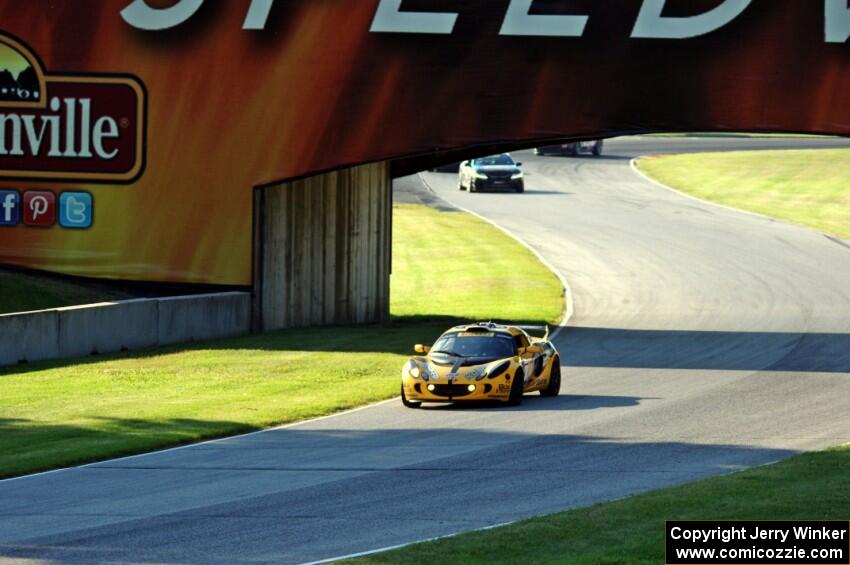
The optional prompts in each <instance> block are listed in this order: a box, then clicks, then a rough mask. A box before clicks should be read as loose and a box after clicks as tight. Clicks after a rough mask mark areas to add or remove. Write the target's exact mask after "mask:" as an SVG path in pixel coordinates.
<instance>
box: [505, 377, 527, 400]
mask: <svg viewBox="0 0 850 565" xmlns="http://www.w3.org/2000/svg"><path fill="white" fill-rule="evenodd" d="M524 388H525V375H524V374H523V372H522V369H519V370H517V372H516V374H515V375H514V382H513V383H511V393H510V395H509V396H508V406H519V405H520V404H522V393H523V392H524Z"/></svg>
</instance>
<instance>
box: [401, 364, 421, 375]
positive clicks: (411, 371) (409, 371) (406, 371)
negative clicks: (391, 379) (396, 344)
mask: <svg viewBox="0 0 850 565" xmlns="http://www.w3.org/2000/svg"><path fill="white" fill-rule="evenodd" d="M408 375H410V376H411V377H413V378H414V379H418V378H419V377H420V376H421V375H422V370H421V369H420V368H419V365H417V364H416V363H414V362H413V361H408V362H407V363H405V364H404V367H402V369H401V378H404V377H406V376H408Z"/></svg>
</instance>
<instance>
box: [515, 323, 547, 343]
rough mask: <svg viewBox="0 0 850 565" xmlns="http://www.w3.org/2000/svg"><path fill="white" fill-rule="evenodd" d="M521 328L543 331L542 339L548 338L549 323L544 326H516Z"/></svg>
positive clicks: (528, 330) (529, 330)
mask: <svg viewBox="0 0 850 565" xmlns="http://www.w3.org/2000/svg"><path fill="white" fill-rule="evenodd" d="M517 327H518V328H519V329H521V330H525V331H527V332H543V338H542V339H544V340H547V341H548V340H549V325H548V324H547V325H545V326H517Z"/></svg>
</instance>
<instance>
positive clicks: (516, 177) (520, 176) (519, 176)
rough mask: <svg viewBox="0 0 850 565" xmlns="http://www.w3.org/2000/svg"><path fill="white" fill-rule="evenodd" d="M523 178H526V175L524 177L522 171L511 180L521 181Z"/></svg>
mask: <svg viewBox="0 0 850 565" xmlns="http://www.w3.org/2000/svg"><path fill="white" fill-rule="evenodd" d="M523 176H524V175H523V174H522V172H521V171H520V172H519V173H514V174H513V175H511V180H519V179H521V178H522V177H523Z"/></svg>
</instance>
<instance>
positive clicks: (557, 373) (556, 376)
mask: <svg viewBox="0 0 850 565" xmlns="http://www.w3.org/2000/svg"><path fill="white" fill-rule="evenodd" d="M559 392H561V360H560V359H558V358H557V357H556V358H555V360H554V361H553V362H552V372H550V373H549V384H547V385H546V388H544V389H542V390H541V391H540V396H558V393H559Z"/></svg>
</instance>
